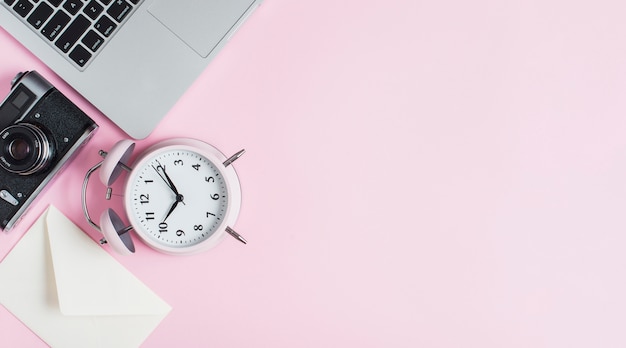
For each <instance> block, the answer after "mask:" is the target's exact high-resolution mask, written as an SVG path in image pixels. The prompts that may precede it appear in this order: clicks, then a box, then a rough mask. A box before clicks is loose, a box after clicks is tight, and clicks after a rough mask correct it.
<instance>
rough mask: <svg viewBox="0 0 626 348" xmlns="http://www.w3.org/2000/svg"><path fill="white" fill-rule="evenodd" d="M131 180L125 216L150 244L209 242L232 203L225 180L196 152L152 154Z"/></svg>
mask: <svg viewBox="0 0 626 348" xmlns="http://www.w3.org/2000/svg"><path fill="white" fill-rule="evenodd" d="M128 179H129V181H128V183H127V185H128V187H127V189H126V195H127V197H125V201H126V211H127V213H128V215H129V219H130V221H131V223H132V225H133V226H134V227H135V229H136V231H137V233H138V234H139V235H140V236H141V237H142V238H143V239H144V240H145V241H146V242H148V243H149V244H152V245H155V244H156V245H157V246H158V245H161V246H164V247H166V248H187V247H191V246H194V245H196V244H198V243H201V242H203V241H205V240H207V239H208V238H210V237H211V236H212V235H213V234H214V233H215V232H216V231H217V230H218V229H219V228H220V227H221V225H222V224H223V222H224V219H225V216H226V214H227V208H228V200H229V197H228V189H227V185H226V183H225V181H224V180H225V179H224V176H223V174H222V173H221V172H220V171H219V170H218V168H217V167H216V165H214V164H213V163H212V162H211V161H210V160H209V159H208V158H207V157H205V156H203V155H200V154H199V153H197V152H195V151H192V150H185V149H173V150H172V149H170V150H165V151H162V152H157V153H155V154H152V155H150V156H149V158H146V159H144V160H142V161H140V162H139V163H138V166H136V167H135V169H134V170H133V172H132V173H131V175H130V177H129V178H128Z"/></svg>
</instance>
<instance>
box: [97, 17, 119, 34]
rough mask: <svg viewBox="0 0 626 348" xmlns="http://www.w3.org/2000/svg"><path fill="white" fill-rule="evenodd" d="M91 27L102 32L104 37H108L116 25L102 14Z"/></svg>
mask: <svg viewBox="0 0 626 348" xmlns="http://www.w3.org/2000/svg"><path fill="white" fill-rule="evenodd" d="M93 27H94V28H96V30H97V31H99V32H100V33H102V35H104V36H105V37H109V36H110V35H111V34H112V33H113V30H115V28H116V27H117V25H116V24H115V23H114V22H113V21H112V20H111V19H110V18H109V17H107V16H102V17H100V19H98V21H97V22H96V24H94V25H93Z"/></svg>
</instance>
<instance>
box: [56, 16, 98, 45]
mask: <svg viewBox="0 0 626 348" xmlns="http://www.w3.org/2000/svg"><path fill="white" fill-rule="evenodd" d="M90 25H91V22H90V21H89V20H88V19H87V17H85V16H83V15H78V17H76V19H75V20H74V21H73V22H72V24H70V26H69V27H67V30H65V31H64V32H63V34H62V35H61V36H60V37H59V39H58V40H57V41H56V42H55V45H56V46H57V47H58V48H60V49H61V51H63V52H65V53H67V52H69V50H70V48H72V46H74V44H75V43H76V41H78V39H80V37H81V36H83V33H84V32H85V31H87V29H88V28H89V26H90Z"/></svg>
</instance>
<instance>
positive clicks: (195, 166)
mask: <svg viewBox="0 0 626 348" xmlns="http://www.w3.org/2000/svg"><path fill="white" fill-rule="evenodd" d="M191 166H192V167H193V169H195V170H200V165H199V164H192V165H191Z"/></svg>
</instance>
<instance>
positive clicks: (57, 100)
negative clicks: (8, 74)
mask: <svg viewBox="0 0 626 348" xmlns="http://www.w3.org/2000/svg"><path fill="white" fill-rule="evenodd" d="M97 128H98V125H97V124H96V123H95V122H94V121H93V120H92V119H91V118H89V116H87V115H86V114H85V113H84V112H82V111H81V110H80V109H79V108H78V107H77V106H76V105H74V104H73V103H72V102H71V101H70V100H69V99H67V98H66V97H65V96H64V95H63V94H62V93H61V92H59V91H58V90H57V89H56V88H54V87H53V86H52V85H51V84H50V83H49V82H48V81H46V80H45V79H44V78H43V77H42V76H41V75H39V74H38V73H37V72H35V71H30V72H28V71H27V72H24V73H19V74H18V75H17V76H16V77H15V78H14V79H13V81H12V82H11V92H10V93H9V96H8V97H7V98H6V99H5V100H4V101H3V102H2V104H0V228H2V229H6V230H8V229H10V228H11V227H13V226H14V225H15V223H16V222H17V221H19V218H20V217H21V216H22V214H24V212H25V211H26V209H27V208H28V205H29V204H30V203H32V201H33V200H34V199H35V197H36V196H37V194H39V193H40V192H41V190H43V188H44V187H45V186H46V184H47V183H48V182H49V181H50V180H51V179H52V178H53V177H54V175H55V174H56V173H57V172H58V171H59V170H60V169H61V168H62V167H63V165H64V164H65V163H66V162H67V161H68V160H69V159H70V158H71V157H72V155H73V154H74V153H75V152H76V150H77V149H78V148H79V147H80V146H81V145H83V144H84V143H85V142H86V141H87V140H88V139H89V138H90V137H91V135H92V134H93V132H94V131H95V130H96V129H97Z"/></svg>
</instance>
